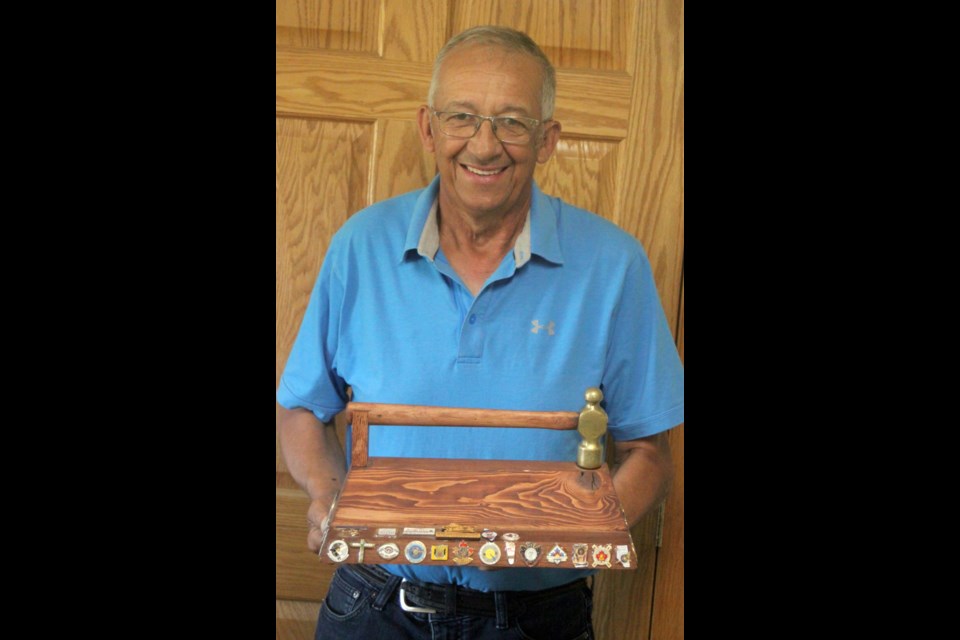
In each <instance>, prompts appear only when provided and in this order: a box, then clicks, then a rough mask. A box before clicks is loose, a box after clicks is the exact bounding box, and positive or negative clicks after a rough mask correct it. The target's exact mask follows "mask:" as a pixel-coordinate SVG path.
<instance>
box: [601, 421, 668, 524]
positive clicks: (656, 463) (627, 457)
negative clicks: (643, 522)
mask: <svg viewBox="0 0 960 640" xmlns="http://www.w3.org/2000/svg"><path fill="white" fill-rule="evenodd" d="M614 453H615V454H616V456H615V464H614V468H613V471H612V476H613V487H614V489H615V490H616V492H617V496H618V497H619V498H620V504H621V505H622V506H623V511H624V514H625V515H626V518H627V523H628V524H629V525H630V526H631V527H632V526H633V525H635V524H637V522H639V521H640V519H641V518H643V517H644V516H645V515H647V513H648V512H649V511H650V510H651V509H654V508H655V507H657V506H659V505H660V503H661V502H662V501H663V499H664V498H666V497H667V493H668V492H669V490H670V485H671V484H672V483H673V460H672V459H671V458H670V444H669V442H668V441H667V434H666V432H661V433H658V434H655V435H652V436H649V437H647V438H638V439H636V440H624V441H622V442H616V443H615V444H614Z"/></svg>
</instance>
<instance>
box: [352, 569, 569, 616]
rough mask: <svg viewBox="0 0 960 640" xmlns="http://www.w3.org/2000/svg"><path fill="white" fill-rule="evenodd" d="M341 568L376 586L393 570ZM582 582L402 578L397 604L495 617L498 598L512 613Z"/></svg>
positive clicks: (412, 608) (407, 608) (417, 609)
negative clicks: (473, 585)
mask: <svg viewBox="0 0 960 640" xmlns="http://www.w3.org/2000/svg"><path fill="white" fill-rule="evenodd" d="M341 569H346V570H348V571H353V572H355V573H357V574H359V575H360V576H362V578H363V579H364V580H366V581H367V582H369V583H371V584H373V585H374V586H376V587H377V588H383V587H384V586H385V585H386V583H387V580H388V579H389V578H390V577H392V575H393V574H391V573H388V572H387V571H384V570H383V569H381V568H380V567H378V566H377V565H364V564H349V565H344V566H343V567H341ZM585 586H586V580H585V579H583V578H580V579H579V580H574V581H573V582H568V583H567V584H564V585H560V586H559V587H552V588H550V589H543V590H542V591H477V590H475V589H466V588H464V587H459V586H457V585H453V584H450V585H442V584H429V583H423V582H410V581H408V580H403V581H402V582H401V583H400V589H399V591H400V605H401V607H403V609H404V610H405V611H415V612H420V613H438V614H441V615H458V614H460V615H476V616H485V617H490V618H495V617H496V616H497V604H496V601H497V599H499V600H500V601H501V603H502V606H504V607H505V609H506V613H507V615H508V616H511V617H512V616H513V615H515V614H516V613H517V612H518V611H519V610H520V608H521V607H522V605H530V604H533V603H538V604H542V603H544V602H546V601H548V600H550V599H551V598H554V597H557V596H560V595H563V594H565V593H568V592H570V591H573V590H575V589H581V588H583V587H585Z"/></svg>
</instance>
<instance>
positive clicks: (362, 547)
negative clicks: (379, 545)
mask: <svg viewBox="0 0 960 640" xmlns="http://www.w3.org/2000/svg"><path fill="white" fill-rule="evenodd" d="M350 546H351V547H354V548H357V549H360V550H359V551H357V562H360V563H362V562H363V551H364V550H365V549H372V548H373V547H375V546H376V545H374V544H373V543H372V542H367V541H366V540H364V539H363V538H360V540H359V542H351V543H350Z"/></svg>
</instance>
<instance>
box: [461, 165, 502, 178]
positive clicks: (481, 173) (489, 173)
mask: <svg viewBox="0 0 960 640" xmlns="http://www.w3.org/2000/svg"><path fill="white" fill-rule="evenodd" d="M460 166H462V167H463V168H464V169H466V170H467V171H469V172H470V173H472V174H475V175H478V176H493V175H496V174H498V173H501V172H503V171H506V170H507V168H506V167H500V168H499V169H490V170H489V171H483V170H481V169H474V168H473V167H471V166H468V165H465V164H464V165H460Z"/></svg>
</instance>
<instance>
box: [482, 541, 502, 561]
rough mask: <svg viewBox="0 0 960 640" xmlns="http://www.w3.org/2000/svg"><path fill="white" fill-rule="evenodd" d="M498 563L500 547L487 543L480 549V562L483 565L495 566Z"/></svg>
mask: <svg viewBox="0 0 960 640" xmlns="http://www.w3.org/2000/svg"><path fill="white" fill-rule="evenodd" d="M499 561H500V547H498V546H497V545H496V544H494V543H493V542H487V543H485V544H484V545H483V546H482V547H480V562H482V563H483V564H497V562H499Z"/></svg>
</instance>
